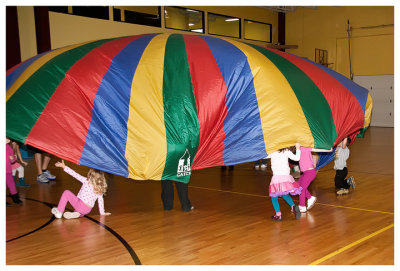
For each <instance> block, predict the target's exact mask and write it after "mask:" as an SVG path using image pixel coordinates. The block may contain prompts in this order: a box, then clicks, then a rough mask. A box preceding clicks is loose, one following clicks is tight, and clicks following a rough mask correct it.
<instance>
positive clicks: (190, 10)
mask: <svg viewBox="0 0 400 271" xmlns="http://www.w3.org/2000/svg"><path fill="white" fill-rule="evenodd" d="M186 11H189V12H196V13H197V12H199V11H197V10H193V9H188V8H187V9H186Z"/></svg>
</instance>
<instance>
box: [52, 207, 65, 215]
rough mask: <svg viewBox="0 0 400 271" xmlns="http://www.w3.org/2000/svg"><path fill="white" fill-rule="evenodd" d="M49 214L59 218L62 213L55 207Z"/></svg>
mask: <svg viewBox="0 0 400 271" xmlns="http://www.w3.org/2000/svg"><path fill="white" fill-rule="evenodd" d="M51 213H52V214H53V215H54V216H55V217H56V218H61V217H62V215H63V213H62V212H60V211H59V210H58V209H57V207H54V208H52V209H51Z"/></svg>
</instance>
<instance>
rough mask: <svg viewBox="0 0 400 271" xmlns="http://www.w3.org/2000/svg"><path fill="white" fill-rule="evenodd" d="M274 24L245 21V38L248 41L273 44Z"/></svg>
mask: <svg viewBox="0 0 400 271" xmlns="http://www.w3.org/2000/svg"><path fill="white" fill-rule="evenodd" d="M271 29H272V24H267V23H260V22H255V21H250V20H246V19H245V20H244V38H245V39H246V40H257V41H265V42H269V43H271V42H272V31H271Z"/></svg>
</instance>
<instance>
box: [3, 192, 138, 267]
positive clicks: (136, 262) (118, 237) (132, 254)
mask: <svg viewBox="0 0 400 271" xmlns="http://www.w3.org/2000/svg"><path fill="white" fill-rule="evenodd" d="M23 199H26V200H31V201H36V202H40V203H43V204H44V205H46V206H48V207H50V208H53V206H55V205H54V204H51V203H48V202H45V201H40V200H36V199H30V198H23ZM84 217H86V218H87V219H89V220H91V221H93V222H95V223H96V224H98V225H100V226H101V227H103V228H105V229H106V230H107V231H109V232H110V233H111V234H112V235H114V236H115V237H116V238H117V239H118V240H119V241H120V242H121V243H122V244H123V245H124V247H125V248H126V250H128V252H129V254H130V255H131V258H132V260H133V261H134V262H135V264H136V265H141V264H142V263H141V262H140V260H139V257H138V256H137V255H136V253H135V251H134V250H133V249H132V247H131V246H130V245H129V244H128V242H126V241H125V239H124V238H122V236H121V235H119V234H118V233H117V232H115V231H114V230H113V229H111V228H110V227H108V226H106V225H104V224H103V223H101V222H100V221H97V220H96V219H94V218H91V217H90V216H87V215H85V216H84ZM54 220H55V217H54V216H53V215H52V216H51V219H50V220H49V221H47V222H46V223H45V224H43V225H42V226H40V227H38V228H37V229H35V230H33V231H30V232H28V233H25V234H23V235H20V236H17V237H15V238H12V239H9V240H7V241H6V243H8V242H11V241H14V240H17V239H19V238H22V237H25V236H27V235H30V234H32V233H34V232H37V231H38V230H41V229H43V228H44V227H46V226H47V225H49V224H50V223H51V222H53V221H54Z"/></svg>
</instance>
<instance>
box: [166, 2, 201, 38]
mask: <svg viewBox="0 0 400 271" xmlns="http://www.w3.org/2000/svg"><path fill="white" fill-rule="evenodd" d="M167 7H169V8H178V9H184V10H188V9H191V10H194V11H198V12H200V13H201V15H202V16H201V23H202V29H203V31H202V32H201V33H200V32H195V31H192V30H190V29H189V30H185V29H180V28H173V27H167V21H166V19H165V9H166V8H167ZM204 15H205V11H203V10H197V9H193V8H184V7H179V6H164V27H165V29H173V30H179V31H185V32H190V33H198V34H205V18H204V17H205V16H204Z"/></svg>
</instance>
